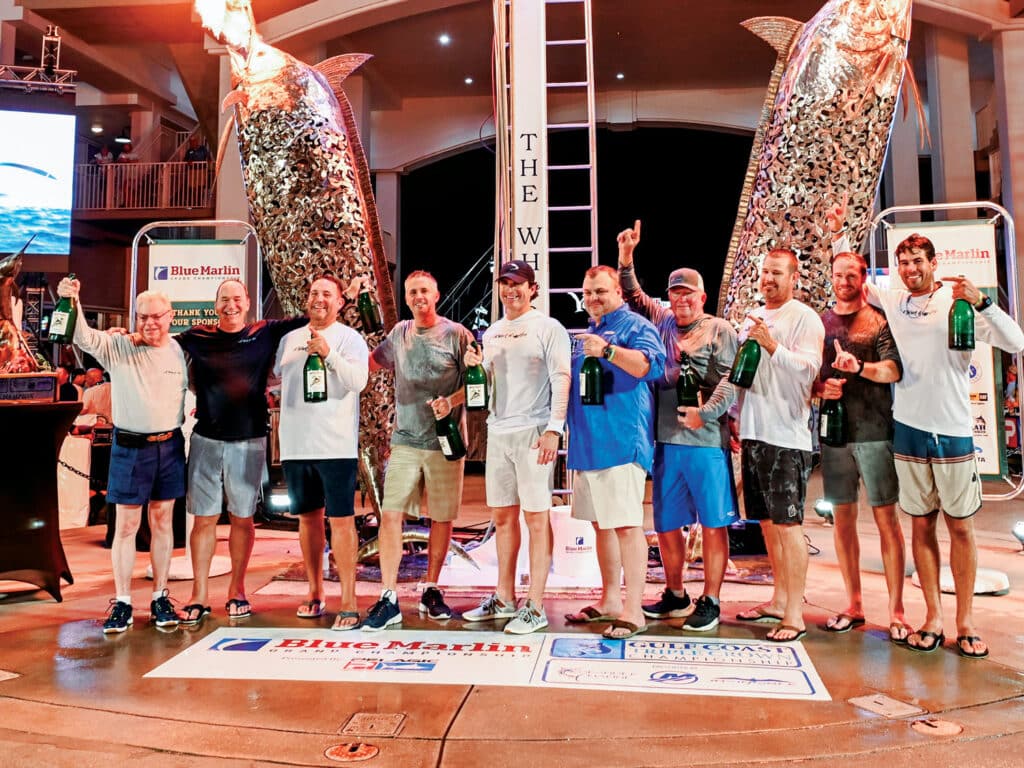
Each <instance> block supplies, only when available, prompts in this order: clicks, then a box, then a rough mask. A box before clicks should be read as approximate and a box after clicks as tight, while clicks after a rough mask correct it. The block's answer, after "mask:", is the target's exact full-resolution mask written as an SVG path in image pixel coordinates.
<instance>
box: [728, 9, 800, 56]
mask: <svg viewBox="0 0 1024 768" xmlns="http://www.w3.org/2000/svg"><path fill="white" fill-rule="evenodd" d="M740 26H741V27H743V28H744V29H746V30H748V31H750V32H753V33H754V34H755V35H757V36H758V37H760V38H761V39H762V40H764V41H765V42H766V43H768V45H770V46H771V47H772V48H774V49H775V50H776V52H777V53H778V54H779V56H784V57H786V58H788V57H789V50H790V48H792V47H793V41H795V40H796V39H797V37H798V36H799V35H800V33H801V32H802V31H803V29H804V25H803V22H800V21H797V20H796V19H790V18H787V17H786V16H756V17H754V18H753V19H747V20H746V21H742V22H740Z"/></svg>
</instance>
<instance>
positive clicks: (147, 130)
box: [131, 110, 159, 163]
mask: <svg viewBox="0 0 1024 768" xmlns="http://www.w3.org/2000/svg"><path fill="white" fill-rule="evenodd" d="M158 122H159V117H157V115H156V113H155V112H154V111H153V110H143V111H139V112H132V130H131V140H132V149H134V150H135V151H136V152H138V151H139V150H140V149H142V145H143V142H145V141H146V140H147V139H149V138H150V137H151V135H152V133H153V128H154V126H155V125H157V123H158ZM156 149H159V147H156V148H154V147H149V148H148V149H147V150H146V152H147V156H146V157H141V156H140V157H139V161H140V162H143V163H153V162H156V161H157V160H158V158H156V157H153V156H152V154H153V152H154V151H155V150H156Z"/></svg>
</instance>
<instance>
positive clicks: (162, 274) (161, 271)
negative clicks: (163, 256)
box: [153, 267, 167, 280]
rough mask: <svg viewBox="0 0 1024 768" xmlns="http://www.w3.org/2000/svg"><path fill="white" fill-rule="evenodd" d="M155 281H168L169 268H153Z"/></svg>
mask: <svg viewBox="0 0 1024 768" xmlns="http://www.w3.org/2000/svg"><path fill="white" fill-rule="evenodd" d="M153 279H154V280H166V279H167V267H153Z"/></svg>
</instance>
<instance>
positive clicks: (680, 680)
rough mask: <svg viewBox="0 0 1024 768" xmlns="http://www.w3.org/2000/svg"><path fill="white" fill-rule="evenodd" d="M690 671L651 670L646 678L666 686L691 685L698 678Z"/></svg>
mask: <svg viewBox="0 0 1024 768" xmlns="http://www.w3.org/2000/svg"><path fill="white" fill-rule="evenodd" d="M699 679H700V678H698V677H697V676H696V675H695V674H693V673H692V672H667V671H666V672H652V673H651V675H650V677H649V678H648V680H650V681H651V682H652V683H661V684H662V685H668V686H680V685H693V684H694V683H696V682H697V680H699Z"/></svg>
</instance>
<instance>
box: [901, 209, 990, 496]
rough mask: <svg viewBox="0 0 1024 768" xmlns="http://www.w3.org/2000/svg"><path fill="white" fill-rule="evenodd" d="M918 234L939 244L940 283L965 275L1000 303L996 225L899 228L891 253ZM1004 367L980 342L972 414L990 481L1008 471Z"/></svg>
mask: <svg viewBox="0 0 1024 768" xmlns="http://www.w3.org/2000/svg"><path fill="white" fill-rule="evenodd" d="M915 232H916V233H918V234H921V235H924V236H925V237H927V238H928V239H929V240H931V241H932V243H933V244H934V245H935V260H936V264H937V266H936V269H935V277H936V279H939V278H941V277H943V276H944V275H963V276H964V277H966V278H967V279H968V280H970V281H971V282H972V283H974V284H975V285H976V286H978V288H980V289H981V290H982V291H984V292H985V293H987V294H989V295H990V296H991V297H992V298H993V300H995V299H996V298H998V287H999V277H998V270H997V268H996V230H995V224H992V223H989V222H987V221H983V220H982V221H949V222H919V223H917V224H897V225H894V226H893V227H892V228H891V229H888V230H886V233H885V234H886V241H887V242H886V247H887V248H888V250H889V253H890V254H892V253H894V252H895V250H896V246H897V245H899V244H900V242H901V241H902V240H904V239H905V238H906V237H907V236H909V235H911V234H913V233H915ZM890 266H891V270H890V281H891V282H892V283H893V284H894V285H899V286H900V287H902V283H901V282H900V280H899V276H898V275H897V274H896V268H895V262H894V260H893V258H892V257H891V256H890ZM998 363H999V360H998V358H997V356H996V351H995V350H993V349H992V347H991V346H989V345H988V344H985V343H984V342H982V341H978V342H977V346H976V347H975V349H974V354H973V355H971V368H970V376H971V413H972V415H973V416H974V450H975V452H976V454H977V457H978V470H979V471H980V473H981V474H982V475H983V476H984V477H985V478H986V479H989V480H994V479H998V478H999V477H1002V476H1004V475H1005V474H1006V471H1007V470H1006V450H1005V442H1006V441H1005V436H1004V429H1003V419H1002V410H1003V404H1002V396H1001V392H1002V382H1001V381H998V380H997V379H998V377H999V376H1000V370H1001V366H1000V365H998Z"/></svg>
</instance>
